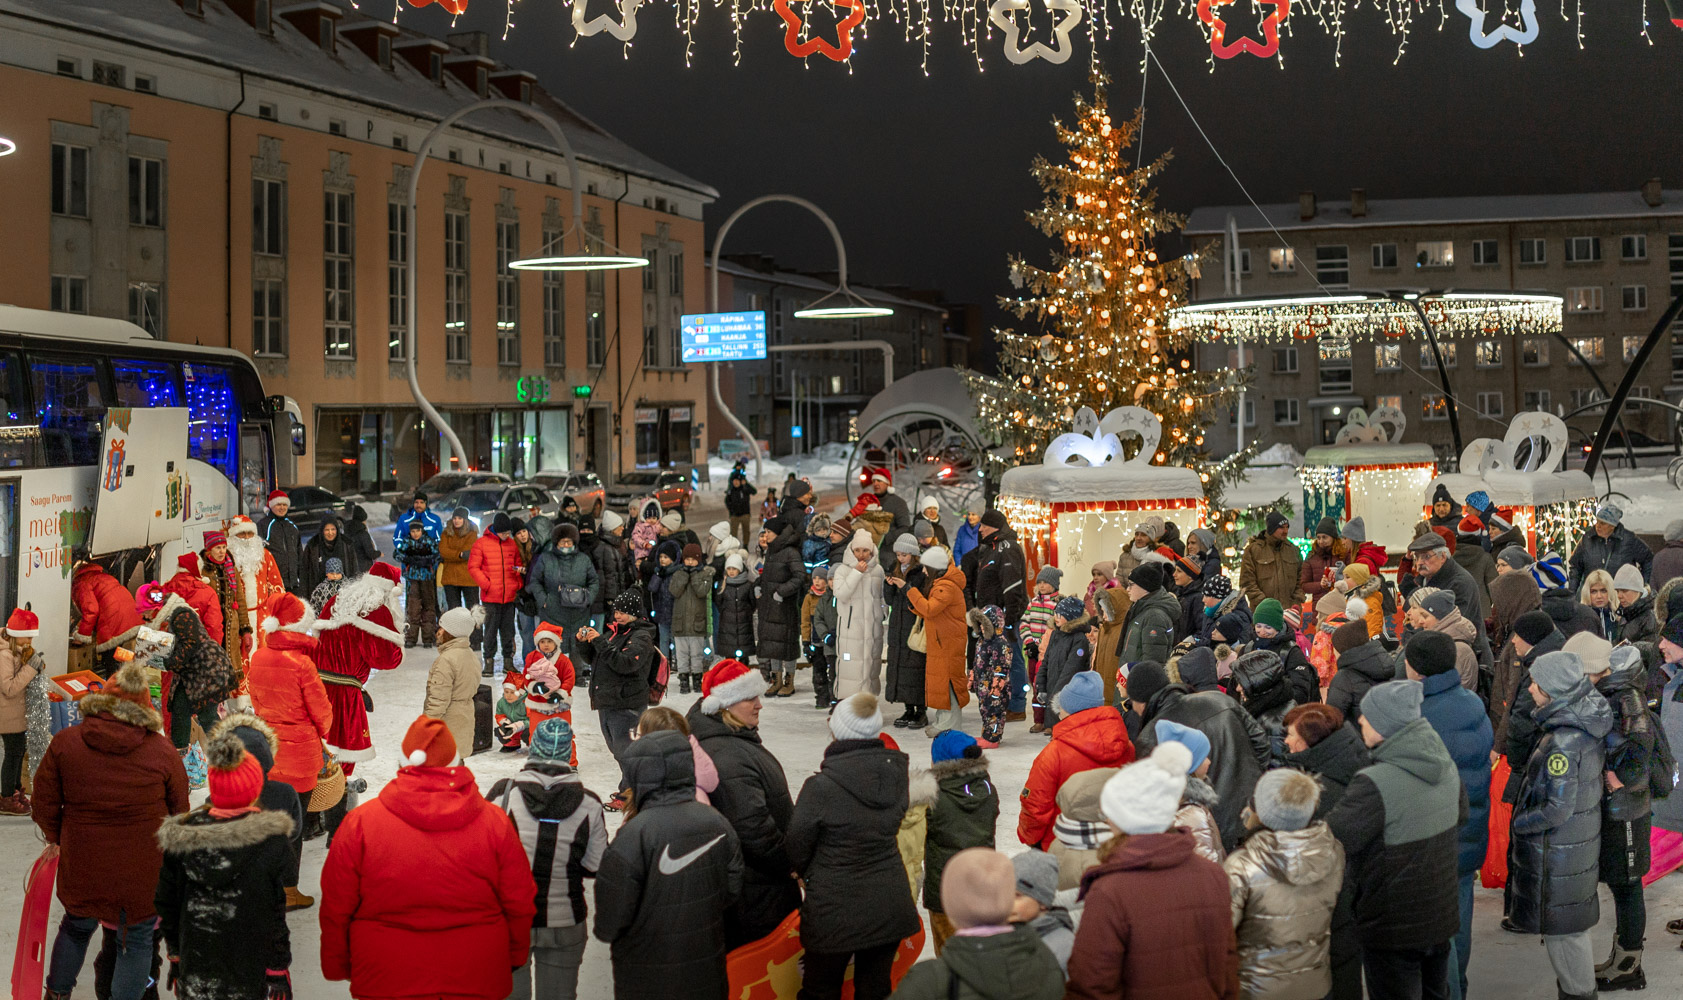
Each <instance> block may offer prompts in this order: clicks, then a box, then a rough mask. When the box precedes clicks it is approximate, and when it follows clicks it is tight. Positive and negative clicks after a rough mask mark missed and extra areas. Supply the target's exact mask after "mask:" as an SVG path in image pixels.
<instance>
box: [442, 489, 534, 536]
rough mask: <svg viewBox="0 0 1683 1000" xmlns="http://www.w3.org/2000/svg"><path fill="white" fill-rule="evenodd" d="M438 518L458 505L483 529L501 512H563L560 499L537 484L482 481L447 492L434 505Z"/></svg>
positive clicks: (520, 516)
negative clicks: (536, 510) (533, 510)
mask: <svg viewBox="0 0 1683 1000" xmlns="http://www.w3.org/2000/svg"><path fill="white" fill-rule="evenodd" d="M432 506H433V509H434V510H436V511H437V512H438V516H439V517H443V518H448V517H449V516H450V514H451V512H453V511H454V510H455V509H456V508H457V507H466V508H467V511H468V519H469V520H471V521H472V522H473V523H474V526H475V527H477V528H479V529H480V530H481V531H483V530H484V529H485V527H486V525H488V524H490V523H491V518H492V517H494V516H496V514H497V512H498V511H504V512H506V513H507V514H508V515H509V516H510V517H519V518H525V516H526V514H527V512H529V511H530V510H531V509H532V508H533V507H536V508H537V509H538V511H539V512H540V513H543V514H547V515H548V516H550V517H554V516H555V515H556V514H558V513H560V511H561V502H560V501H559V500H557V499H555V498H554V497H552V496H550V495H549V491H548V490H546V489H544V488H543V487H542V486H539V485H538V484H537V483H483V484H481V485H478V486H464V487H463V488H461V489H459V490H457V491H455V492H454V493H446V494H445V495H444V496H442V497H440V498H438V500H437V501H436V502H435V503H434V504H433V505H432Z"/></svg>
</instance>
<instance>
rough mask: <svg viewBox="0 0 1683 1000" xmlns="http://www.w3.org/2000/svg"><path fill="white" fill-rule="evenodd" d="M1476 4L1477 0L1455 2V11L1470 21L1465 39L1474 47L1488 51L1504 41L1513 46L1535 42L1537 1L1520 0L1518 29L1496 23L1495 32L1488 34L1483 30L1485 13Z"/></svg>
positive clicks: (1457, 0) (1458, 0) (1538, 26)
mask: <svg viewBox="0 0 1683 1000" xmlns="http://www.w3.org/2000/svg"><path fill="white" fill-rule="evenodd" d="M1478 4H1479V0H1455V9H1456V10H1458V11H1460V12H1461V13H1462V14H1465V15H1466V16H1467V18H1468V20H1469V21H1471V23H1470V24H1468V25H1467V37H1468V38H1471V39H1472V41H1473V44H1474V45H1477V46H1478V47H1479V48H1481V49H1488V48H1492V47H1494V46H1496V45H1498V44H1500V43H1502V42H1504V41H1509V42H1513V43H1514V44H1515V45H1528V44H1530V43H1531V42H1534V41H1536V40H1537V32H1538V30H1539V28H1540V25H1538V23H1537V0H1520V4H1519V25H1520V26H1519V27H1515V26H1513V25H1511V24H1501V23H1498V24H1497V25H1496V30H1495V31H1492V32H1490V33H1488V34H1486V33H1485V30H1484V18H1485V13H1484V11H1483V10H1482V9H1480V7H1479V5H1478Z"/></svg>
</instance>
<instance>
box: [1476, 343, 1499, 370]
mask: <svg viewBox="0 0 1683 1000" xmlns="http://www.w3.org/2000/svg"><path fill="white" fill-rule="evenodd" d="M1473 364H1475V365H1477V366H1478V367H1480V368H1500V367H1502V342H1501V341H1500V340H1481V341H1478V342H1477V343H1475V344H1474V345H1473Z"/></svg>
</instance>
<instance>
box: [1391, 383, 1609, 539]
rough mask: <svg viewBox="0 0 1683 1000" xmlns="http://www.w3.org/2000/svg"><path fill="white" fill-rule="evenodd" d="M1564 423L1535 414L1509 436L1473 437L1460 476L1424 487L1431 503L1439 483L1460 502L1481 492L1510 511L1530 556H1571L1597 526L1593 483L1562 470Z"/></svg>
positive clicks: (1519, 419) (1520, 419)
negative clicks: (1548, 553) (1595, 523)
mask: <svg viewBox="0 0 1683 1000" xmlns="http://www.w3.org/2000/svg"><path fill="white" fill-rule="evenodd" d="M1566 442H1567V432H1566V423H1565V422H1564V421H1562V420H1561V419H1560V418H1559V417H1557V416H1555V415H1554V414H1552V413H1544V412H1542V411H1540V410H1533V411H1529V412H1526V413H1521V414H1519V415H1517V416H1515V417H1514V419H1513V422H1512V423H1510V424H1509V425H1508V433H1507V434H1506V435H1504V436H1503V438H1502V439H1501V440H1500V441H1498V440H1496V439H1495V438H1477V439H1475V440H1473V441H1471V442H1469V443H1468V444H1467V447H1466V449H1465V450H1464V451H1462V453H1461V471H1460V472H1454V473H1447V474H1445V475H1442V476H1439V477H1437V478H1436V479H1434V480H1432V482H1431V483H1430V484H1429V485H1428V486H1427V487H1426V491H1425V496H1424V501H1425V502H1426V503H1428V504H1430V503H1431V500H1432V494H1433V493H1434V492H1436V490H1437V487H1438V484H1440V483H1441V484H1443V486H1444V488H1445V489H1447V490H1449V494H1450V496H1453V497H1455V498H1457V499H1459V500H1460V501H1461V502H1462V503H1466V502H1467V498H1468V497H1470V496H1472V495H1473V494H1474V493H1477V492H1480V491H1483V492H1484V493H1485V495H1487V496H1488V497H1489V498H1490V502H1491V503H1492V504H1494V505H1495V506H1497V507H1507V508H1511V509H1512V511H1513V523H1514V525H1515V526H1516V527H1518V528H1520V529H1521V530H1523V531H1524V532H1525V540H1526V546H1527V547H1528V548H1529V549H1530V550H1531V553H1532V554H1533V555H1537V554H1539V553H1543V552H1558V553H1560V554H1561V555H1569V554H1571V552H1572V549H1573V547H1575V546H1576V545H1577V544H1578V539H1579V538H1580V537H1581V536H1582V535H1583V533H1584V532H1585V531H1587V530H1589V527H1590V525H1591V524H1593V523H1594V521H1595V504H1596V494H1595V484H1594V483H1592V482H1591V481H1590V477H1589V476H1587V475H1585V474H1584V472H1583V470H1581V469H1562V468H1561V467H1560V466H1561V464H1562V463H1563V462H1564V461H1565V459H1566Z"/></svg>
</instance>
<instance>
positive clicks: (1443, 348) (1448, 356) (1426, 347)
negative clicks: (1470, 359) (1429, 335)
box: [1420, 340, 1457, 368]
mask: <svg viewBox="0 0 1683 1000" xmlns="http://www.w3.org/2000/svg"><path fill="white" fill-rule="evenodd" d="M1456 346H1457V345H1456V343H1455V342H1454V341H1452V340H1451V341H1439V342H1438V351H1439V353H1441V354H1442V355H1443V366H1444V367H1445V368H1454V367H1455V348H1456ZM1437 366H1438V363H1437V359H1436V358H1435V357H1433V356H1432V345H1431V344H1421V345H1420V367H1422V368H1436V367H1437Z"/></svg>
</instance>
